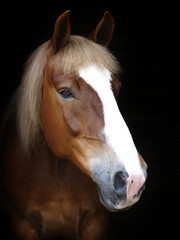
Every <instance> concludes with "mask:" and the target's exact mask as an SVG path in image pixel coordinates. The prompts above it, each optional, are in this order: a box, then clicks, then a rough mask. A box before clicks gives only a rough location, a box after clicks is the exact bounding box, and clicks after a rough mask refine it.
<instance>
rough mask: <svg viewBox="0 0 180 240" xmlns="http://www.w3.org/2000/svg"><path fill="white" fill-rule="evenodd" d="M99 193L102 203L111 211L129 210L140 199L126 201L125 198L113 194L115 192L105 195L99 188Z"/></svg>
mask: <svg viewBox="0 0 180 240" xmlns="http://www.w3.org/2000/svg"><path fill="white" fill-rule="evenodd" d="M98 194H99V198H100V201H101V203H102V204H103V205H104V207H105V208H106V209H107V210H108V211H109V212H119V211H126V210H129V209H130V208H131V207H132V206H133V205H134V204H135V203H136V202H137V201H138V200H136V201H134V202H128V203H127V202H126V201H125V200H121V201H120V200H118V199H117V198H116V197H114V196H113V193H112V194H110V195H109V197H107V196H104V194H103V193H102V192H101V190H100V189H99V188H98Z"/></svg>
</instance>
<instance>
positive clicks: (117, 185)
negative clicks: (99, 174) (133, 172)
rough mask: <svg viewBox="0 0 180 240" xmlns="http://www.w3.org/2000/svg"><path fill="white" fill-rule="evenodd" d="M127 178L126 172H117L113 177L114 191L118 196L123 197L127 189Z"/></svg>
mask: <svg viewBox="0 0 180 240" xmlns="http://www.w3.org/2000/svg"><path fill="white" fill-rule="evenodd" d="M128 177H129V175H128V173H127V172H123V171H120V172H117V173H116V174H115V176H114V191H115V192H116V193H117V194H118V195H125V194H126V188H127V178H128Z"/></svg>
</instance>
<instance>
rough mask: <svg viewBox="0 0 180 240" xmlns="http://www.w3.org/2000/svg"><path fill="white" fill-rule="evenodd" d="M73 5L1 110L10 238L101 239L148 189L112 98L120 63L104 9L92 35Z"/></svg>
mask: <svg viewBox="0 0 180 240" xmlns="http://www.w3.org/2000/svg"><path fill="white" fill-rule="evenodd" d="M69 16H70V11H69V10H68V11H65V12H64V13H63V14H61V15H60V16H59V17H58V19H57V20H56V22H55V26H54V31H53V34H52V38H51V39H50V40H48V41H47V42H45V43H44V44H42V45H41V46H40V47H38V48H37V49H36V50H35V51H34V52H33V53H32V54H31V56H30V57H29V59H28V61H27V64H26V67H25V71H24V75H23V77H22V80H21V83H20V85H19V87H18V88H17V90H16V92H15V93H14V95H13V97H12V99H11V101H10V103H9V107H8V110H7V112H6V114H5V117H4V123H3V127H2V133H1V170H0V171H1V172H0V191H1V205H2V206H3V208H4V209H5V210H6V211H7V214H8V216H9V219H10V222H11V226H12V232H13V236H14V239H18V240H23V239H26V240H40V239H44V240H45V239H57V238H58V237H60V238H63V239H81V240H99V239H101V240H102V239H106V232H107V224H108V213H109V212H117V211H120V210H123V209H128V208H129V207H130V206H132V205H133V204H135V203H136V202H137V201H138V200H139V198H140V195H141V193H142V192H143V190H144V186H145V181H146V177H147V165H146V163H145V161H144V160H143V158H142V156H141V155H140V154H139V153H138V151H137V149H136V147H135V144H134V142H133V139H132V136H131V134H130V131H129V129H128V127H127V125H126V123H125V121H124V119H123V117H122V115H121V113H120V110H119V108H118V105H117V98H118V93H119V90H120V86H121V82H120V79H119V78H118V74H119V71H120V67H119V64H118V62H117V60H116V58H115V57H114V56H113V55H112V53H111V52H110V51H109V50H108V49H107V46H108V44H109V42H110V41H111V38H112V35H113V32H114V26H115V24H114V18H113V17H112V15H111V14H110V13H109V12H108V11H107V12H105V13H104V15H103V17H102V19H101V21H100V22H99V23H98V25H97V27H96V28H95V30H94V31H93V32H92V33H91V34H90V35H89V37H88V38H85V37H82V36H76V35H71V27H70V21H69Z"/></svg>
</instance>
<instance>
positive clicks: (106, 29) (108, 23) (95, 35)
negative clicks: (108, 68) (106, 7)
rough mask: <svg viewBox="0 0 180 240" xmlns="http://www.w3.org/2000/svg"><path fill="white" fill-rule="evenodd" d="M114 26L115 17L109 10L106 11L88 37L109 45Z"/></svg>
mask: <svg viewBox="0 0 180 240" xmlns="http://www.w3.org/2000/svg"><path fill="white" fill-rule="evenodd" d="M114 26H115V24H114V18H113V17H112V15H111V14H110V13H109V12H107V11H106V12H105V13H104V16H103V18H102V19H101V21H100V22H99V24H98V25H97V27H96V29H95V30H94V31H93V32H92V33H91V34H90V35H89V37H88V38H89V39H90V40H92V41H94V42H96V43H99V44H101V45H103V46H105V47H107V46H108V44H109V43H110V41H111V38H112V35H113V32H114Z"/></svg>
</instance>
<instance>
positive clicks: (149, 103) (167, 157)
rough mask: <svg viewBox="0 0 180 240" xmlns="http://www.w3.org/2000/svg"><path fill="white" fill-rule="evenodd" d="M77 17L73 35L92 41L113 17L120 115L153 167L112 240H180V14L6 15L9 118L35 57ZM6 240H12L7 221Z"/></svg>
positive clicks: (158, 9)
mask: <svg viewBox="0 0 180 240" xmlns="http://www.w3.org/2000/svg"><path fill="white" fill-rule="evenodd" d="M67 9H70V10H72V13H71V17H70V21H71V27H72V34H76V35H82V36H88V35H89V33H90V32H91V31H92V30H93V29H94V28H95V27H96V25H97V23H98V22H99V21H100V19H101V18H102V16H103V13H104V11H106V10H108V11H110V13H111V14H112V15H113V16H114V18H115V23H116V28H115V33H114V36H113V39H112V41H111V43H110V45H109V49H110V50H111V51H112V52H113V54H114V55H115V56H116V57H117V59H118V60H119V62H120V63H121V66H122V69H123V73H122V76H121V79H122V89H121V91H120V96H119V107H120V110H121V112H122V114H123V116H124V118H125V120H126V122H127V125H128V127H129V129H130V131H131V133H132V136H133V138H134V141H135V144H136V146H137V149H138V151H139V152H140V153H141V154H142V156H143V157H144V159H145V161H146V162H147V164H148V167H149V169H148V180H147V184H146V190H145V192H144V193H143V194H142V196H141V199H140V201H139V202H138V203H137V204H136V205H135V206H133V208H131V209H130V210H128V211H124V212H119V213H113V214H111V216H110V227H109V239H132V238H133V239H152V240H160V239H173V238H175V237H174V236H176V238H177V236H178V235H177V234H178V228H177V225H178V221H179V213H178V205H179V198H180V197H179V196H180V195H179V194H180V191H179V183H180V181H179V170H180V169H179V165H178V164H179V161H180V156H179V147H180V146H179V134H180V121H179V120H180V118H179V111H180V106H179V86H178V83H179V81H178V80H179V75H180V73H179V65H180V55H179V51H178V39H177V38H178V31H179V23H180V22H179V19H178V6H174V5H173V4H171V5H169V4H168V3H167V4H166V5H165V4H164V3H163V5H161V6H157V3H154V4H153V3H151V4H150V3H149V4H148V3H147V4H146V5H143V4H141V5H139V6H138V5H137V4H136V5H134V6H132V4H131V6H128V7H121V3H116V5H114V4H102V5H100V4H99V5H97V4H94V5H93V4H92V3H90V2H87V3H86V4H85V3H83V4H79V5H78V4H76V5H75V4H59V6H57V7H56V8H50V7H47V8H29V5H28V4H27V6H26V7H24V6H21V8H19V9H18V8H16V9H13V8H11V9H10V8H6V7H4V8H1V14H2V16H1V39H2V43H1V95H0V101H1V102H0V107H1V109H0V110H1V113H3V111H4V109H6V104H7V102H8V99H9V98H10V96H11V94H12V93H13V91H14V90H15V89H16V87H17V86H18V84H19V82H20V79H21V76H22V74H23V66H24V63H25V61H26V59H27V57H28V56H29V54H30V53H31V52H32V51H33V50H34V49H35V48H37V47H38V46H39V45H40V44H41V43H43V42H44V41H46V40H48V39H49V38H50V37H51V35H52V31H53V27H54V22H55V20H56V18H57V17H58V16H59V15H60V14H61V13H63V12H64V11H65V10H67ZM2 216H3V217H2V224H1V225H0V228H1V229H0V239H8V238H9V237H10V230H9V228H8V221H7V219H6V218H5V217H4V215H3V214H2Z"/></svg>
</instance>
